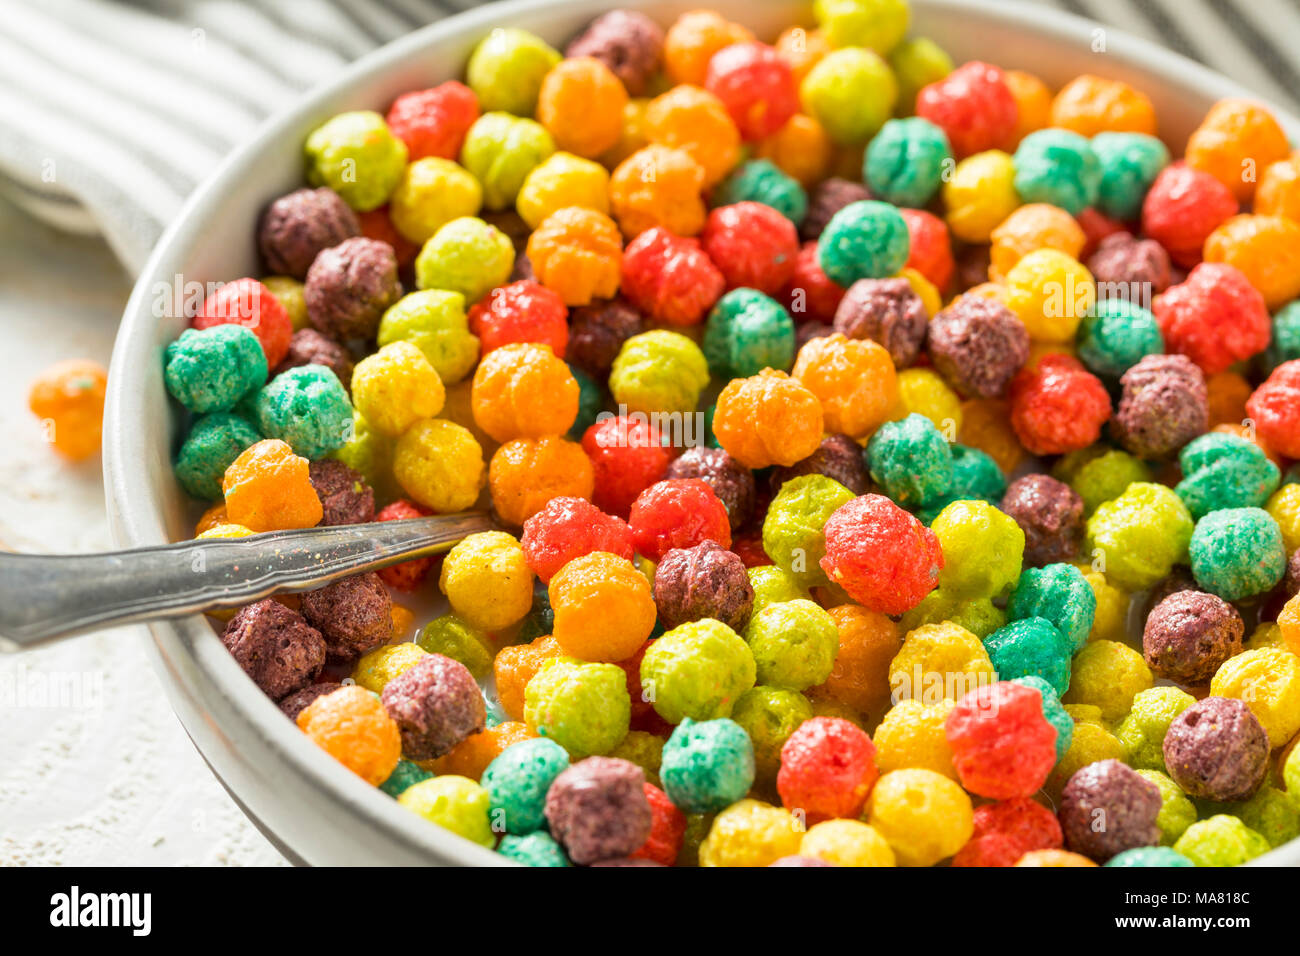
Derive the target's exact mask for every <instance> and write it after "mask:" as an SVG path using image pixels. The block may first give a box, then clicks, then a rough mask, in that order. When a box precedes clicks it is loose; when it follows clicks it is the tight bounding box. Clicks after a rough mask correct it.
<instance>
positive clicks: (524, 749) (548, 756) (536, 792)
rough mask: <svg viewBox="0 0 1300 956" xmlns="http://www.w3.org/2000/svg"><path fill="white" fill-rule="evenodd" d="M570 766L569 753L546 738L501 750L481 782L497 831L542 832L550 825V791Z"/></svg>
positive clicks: (527, 741) (521, 742)
mask: <svg viewBox="0 0 1300 956" xmlns="http://www.w3.org/2000/svg"><path fill="white" fill-rule="evenodd" d="M568 766H569V754H568V751H566V750H565V749H564V748H563V747H561V746H560V745H559V744H557V743H556V742H555V741H554V740H548V739H547V738H545V737H535V738H533V739H531V740H521V741H520V742H519V743H517V744H511V745H510V746H509V747H507V748H506V749H505V750H503V751H501V753H500V754H498V755H497V757H496V759H495V760H493V761H492V762H491V763H490V764H488V765H487V769H486V770H484V771H483V777H482V779H480V780H479V785H480V786H482V787H483V789H484V790H486V791H487V793H488V799H489V800H490V801H491V807H492V823H493V825H494V826H495V828H496V829H498V830H501V829H504V830H505V832H506V833H515V834H524V833H531V832H532V831H534V830H538V829H540V828H541V827H542V826H543V825H544V824H545V823H546V815H545V813H544V812H543V811H544V810H545V807H546V791H547V790H549V789H550V787H551V782H552V781H554V780H555V778H556V777H558V776H559V775H560V773H561V772H563V771H564V770H565V769H566V768H567V767H568Z"/></svg>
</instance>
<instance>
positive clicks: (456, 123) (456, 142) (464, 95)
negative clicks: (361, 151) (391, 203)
mask: <svg viewBox="0 0 1300 956" xmlns="http://www.w3.org/2000/svg"><path fill="white" fill-rule="evenodd" d="M478 116H479V105H478V97H477V96H475V95H474V91H473V90H471V89H470V88H469V87H467V86H465V84H463V83H457V82H456V81H455V80H448V81H447V82H446V83H439V84H438V85H437V86H435V87H432V88H430V89H427V90H416V91H413V92H411V93H403V94H402V95H401V96H399V97H398V98H397V99H395V100H393V105H392V106H390V107H389V108H388V117H387V120H388V128H389V129H390V130H392V132H393V135H394V136H396V137H397V138H398V139H400V140H401V141H402V142H404V143H405V144H406V149H407V153H408V155H409V156H410V158H411V162H413V163H414V162H415V161H416V160H420V159H424V158H425V157H429V156H436V157H438V158H441V159H455V158H456V157H457V156H458V155H459V154H460V147H461V144H462V143H463V142H464V140H465V134H466V133H467V132H468V131H469V128H470V127H471V126H472V125H473V124H474V121H475V120H476V119H478Z"/></svg>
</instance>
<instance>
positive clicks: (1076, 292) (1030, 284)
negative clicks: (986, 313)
mask: <svg viewBox="0 0 1300 956" xmlns="http://www.w3.org/2000/svg"><path fill="white" fill-rule="evenodd" d="M1006 285H1007V290H1008V293H1009V294H1008V296H1007V305H1008V306H1009V307H1010V309H1011V311H1012V312H1014V313H1015V314H1016V315H1017V317H1019V319H1020V321H1021V322H1023V323H1024V325H1025V329H1026V330H1027V331H1028V332H1029V337H1030V338H1031V339H1033V340H1034V341H1035V342H1050V343H1058V342H1059V343H1066V342H1073V341H1074V333H1075V331H1076V330H1077V329H1078V328H1079V322H1080V320H1082V319H1083V317H1084V316H1085V315H1087V314H1088V312H1089V311H1090V310H1091V309H1092V307H1093V305H1094V304H1095V303H1096V301H1097V287H1096V285H1095V284H1094V283H1093V281H1092V273H1091V272H1089V271H1088V270H1087V269H1086V268H1085V267H1084V266H1083V265H1081V264H1080V263H1079V262H1078V260H1076V259H1074V258H1073V257H1071V256H1068V255H1066V254H1065V253H1064V252H1060V251H1058V250H1056V249H1039V250H1037V251H1036V252H1031V253H1029V254H1028V255H1026V256H1024V257H1023V258H1022V259H1021V260H1020V261H1019V262H1017V263H1016V264H1015V266H1013V267H1012V268H1011V269H1010V270H1009V271H1008V272H1007V281H1006Z"/></svg>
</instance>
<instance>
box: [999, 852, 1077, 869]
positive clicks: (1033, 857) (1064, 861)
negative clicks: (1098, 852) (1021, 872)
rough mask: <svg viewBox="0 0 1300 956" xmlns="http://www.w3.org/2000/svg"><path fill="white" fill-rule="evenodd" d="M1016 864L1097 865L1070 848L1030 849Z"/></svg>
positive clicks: (1051, 865)
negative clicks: (1072, 851)
mask: <svg viewBox="0 0 1300 956" xmlns="http://www.w3.org/2000/svg"><path fill="white" fill-rule="evenodd" d="M1014 865H1015V866H1050V867H1074V866H1096V865H1097V864H1096V863H1094V862H1092V860H1090V859H1088V858H1087V857H1086V856H1083V855H1082V854H1080V853H1071V852H1070V851H1069V850H1030V851H1029V852H1028V853H1026V854H1025V855H1024V856H1022V857H1021V858H1020V859H1018V860H1017V861H1016V862H1015V864H1014Z"/></svg>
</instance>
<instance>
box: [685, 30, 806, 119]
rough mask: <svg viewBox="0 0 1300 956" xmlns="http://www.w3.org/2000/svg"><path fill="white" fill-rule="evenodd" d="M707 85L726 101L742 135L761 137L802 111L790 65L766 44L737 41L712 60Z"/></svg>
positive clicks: (724, 103) (705, 84)
mask: <svg viewBox="0 0 1300 956" xmlns="http://www.w3.org/2000/svg"><path fill="white" fill-rule="evenodd" d="M704 88H705V89H706V90H708V91H709V92H710V93H712V94H713V95H714V96H716V97H717V98H718V99H719V100H721V101H722V104H723V106H725V107H726V109H727V112H728V113H729V114H730V115H731V118H732V120H733V121H734V122H735V124H736V127H737V128H738V129H739V130H740V135H741V138H743V139H745V140H759V139H762V138H763V137H765V136H770V135H772V134H773V133H775V132H776V131H777V130H779V129H780V128H781V127H782V126H783V125H785V122H786V121H787V120H788V119H790V117H792V116H794V114H795V113H797V112H798V111H799V94H798V89H797V87H796V86H795V81H794V76H793V74H792V73H791V71H790V67H789V65H788V64H787V63H786V61H785V60H784V59H783V58H782V57H781V55H780V54H779V53H778V52H777V51H776V50H775V49H773V48H772V47H770V46H768V45H766V44H764V43H753V42H750V43H735V44H732V45H730V46H726V47H723V48H722V49H721V50H719V51H718V52H717V53H715V54H714V55H713V56H712V57H710V59H709V67H708V72H707V74H706V75H705V78H704Z"/></svg>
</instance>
